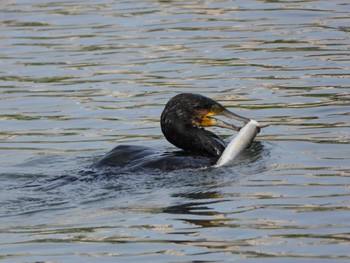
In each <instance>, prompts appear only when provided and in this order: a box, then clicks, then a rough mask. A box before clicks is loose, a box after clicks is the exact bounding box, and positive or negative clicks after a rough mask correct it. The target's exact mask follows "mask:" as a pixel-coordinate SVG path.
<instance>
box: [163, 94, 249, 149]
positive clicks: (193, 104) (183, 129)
mask: <svg viewBox="0 0 350 263" xmlns="http://www.w3.org/2000/svg"><path fill="white" fill-rule="evenodd" d="M217 115H222V116H225V117H227V118H230V119H236V120H239V121H241V122H243V123H247V122H249V119H247V118H245V117H242V116H239V115H237V114H235V113H233V112H231V111H229V110H228V109H226V108H225V107H224V106H223V105H221V104H220V103H218V102H217V101H215V100H213V99H210V98H208V97H205V96H202V95H199V94H192V93H181V94H178V95H176V96H175V97H173V98H172V99H170V100H169V102H168V103H167V104H166V106H165V108H164V110H163V113H162V115H161V127H162V131H163V134H164V136H165V137H166V138H167V140H168V141H169V142H171V143H172V144H174V145H175V146H177V147H179V148H182V149H184V150H189V151H197V152H201V151H204V152H205V151H206V152H209V154H211V155H220V154H221V152H222V151H223V149H224V143H223V142H222V140H221V139H220V138H219V137H218V136H216V135H215V134H214V133H212V132H210V131H207V130H205V129H203V128H204V127H209V126H218V127H223V128H228V129H233V130H239V129H240V128H239V127H237V126H235V125H233V124H229V123H226V122H224V121H221V120H219V119H217V118H214V116H217ZM215 144H216V145H215ZM212 146H213V147H212ZM203 148H204V150H203ZM208 148H213V149H208ZM219 148H220V149H219ZM212 151H215V153H212Z"/></svg>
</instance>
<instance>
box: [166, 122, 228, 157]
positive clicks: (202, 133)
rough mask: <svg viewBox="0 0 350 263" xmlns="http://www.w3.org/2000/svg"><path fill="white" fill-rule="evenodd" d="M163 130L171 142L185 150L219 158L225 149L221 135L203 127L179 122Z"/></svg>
mask: <svg viewBox="0 0 350 263" xmlns="http://www.w3.org/2000/svg"><path fill="white" fill-rule="evenodd" d="M162 131H163V133H164V136H165V137H166V139H167V140H168V141H169V142H170V143H172V144H174V145H175V146H177V147H179V148H181V149H183V150H185V151H189V152H193V153H196V154H201V155H208V156H212V157H216V158H219V157H220V156H221V154H222V152H223V151H224V149H225V143H224V142H223V141H222V140H221V138H220V137H218V136H217V135H215V134H214V133H212V132H210V131H207V130H205V129H203V128H199V127H194V126H192V125H180V124H178V125H175V127H172V128H168V129H162Z"/></svg>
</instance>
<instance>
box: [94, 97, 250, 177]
mask: <svg viewBox="0 0 350 263" xmlns="http://www.w3.org/2000/svg"><path fill="white" fill-rule="evenodd" d="M216 115H222V116H225V117H227V118H230V119H236V120H239V121H242V122H243V123H247V122H249V119H247V118H245V117H242V116H239V115H237V114H235V113H232V112H231V111H229V110H227V109H226V108H225V107H224V106H223V105H221V104H220V103H218V102H216V101H215V100H213V99H210V98H208V97H205V96H203V95H199V94H192V93H181V94H178V95H176V96H175V97H173V98H172V99H170V100H169V101H168V103H167V104H166V105H165V108H164V110H163V112H162V115H161V118H160V124H161V129H162V132H163V134H164V136H165V138H166V139H167V140H168V141H169V142H170V143H172V144H173V145H175V146H177V147H178V148H180V149H182V150H181V151H175V152H161V151H159V150H156V149H153V148H150V147H145V146H135V145H120V146H117V147H115V148H114V149H113V150H111V151H110V152H109V153H107V154H106V155H105V156H103V157H102V158H101V159H99V160H98V161H97V162H96V163H95V164H94V167H117V168H118V169H119V170H121V171H122V170H128V171H134V170H140V169H150V168H157V169H160V170H162V171H163V170H175V169H183V168H198V167H203V166H208V165H212V164H214V163H215V162H216V161H217V160H218V158H219V157H220V155H221V154H222V152H223V151H224V149H225V146H226V145H225V142H224V141H223V140H222V139H221V138H220V137H219V136H217V135H216V134H214V133H213V132H211V131H209V130H206V129H205V127H209V126H218V127H223V128H228V129H232V130H236V131H238V130H239V129H240V128H239V127H237V126H235V125H232V124H229V123H226V122H224V121H221V120H219V119H217V118H214V117H213V116H216Z"/></svg>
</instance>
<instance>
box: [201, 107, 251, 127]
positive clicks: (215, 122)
mask: <svg viewBox="0 0 350 263" xmlns="http://www.w3.org/2000/svg"><path fill="white" fill-rule="evenodd" d="M214 115H221V116H225V117H227V118H229V119H235V120H238V121H241V122H243V123H244V124H246V123H248V122H249V121H250V119H248V118H245V117H242V116H240V115H238V114H235V113H233V112H231V111H229V110H227V109H225V108H224V109H223V110H222V111H220V112H211V111H210V112H208V113H207V114H206V115H204V117H203V119H202V126H203V127H207V126H217V127H222V128H228V129H231V130H235V131H239V129H240V127H238V126H236V125H233V124H230V123H227V122H224V121H221V120H219V119H217V118H214V117H212V116H214Z"/></svg>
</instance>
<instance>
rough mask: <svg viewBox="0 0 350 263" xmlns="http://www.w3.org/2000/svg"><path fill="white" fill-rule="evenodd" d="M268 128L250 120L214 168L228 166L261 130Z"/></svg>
mask: <svg viewBox="0 0 350 263" xmlns="http://www.w3.org/2000/svg"><path fill="white" fill-rule="evenodd" d="M266 126H267V125H260V124H259V123H258V122H257V121H255V120H250V121H249V122H248V123H247V124H246V125H244V126H243V127H242V128H241V129H240V131H239V132H238V134H237V135H236V137H234V138H233V139H232V140H231V141H230V143H229V144H228V145H227V147H226V148H225V150H224V152H223V153H222V154H221V156H220V158H219V160H218V161H217V162H216V164H215V165H214V167H220V166H223V165H226V164H228V163H230V162H232V161H233V160H234V159H236V158H237V157H238V156H239V155H240V153H241V152H242V151H243V150H244V149H246V148H247V147H248V146H249V145H250V144H251V143H252V141H253V140H254V138H255V136H256V135H257V134H258V133H259V129H260V128H263V127H266Z"/></svg>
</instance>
